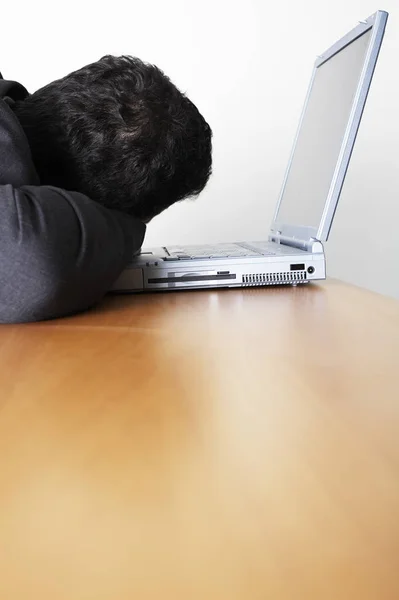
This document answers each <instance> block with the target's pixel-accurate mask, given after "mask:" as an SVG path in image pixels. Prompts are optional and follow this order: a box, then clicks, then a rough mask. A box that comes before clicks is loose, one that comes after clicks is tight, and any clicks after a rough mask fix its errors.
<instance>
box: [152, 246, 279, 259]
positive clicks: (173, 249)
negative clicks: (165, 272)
mask: <svg viewBox="0 0 399 600" xmlns="http://www.w3.org/2000/svg"><path fill="white" fill-rule="evenodd" d="M263 244H265V242H264V243H263ZM272 247H273V250H272V249H271V247H269V248H266V247H262V248H259V249H258V248H255V247H254V246H251V245H250V244H246V243H244V242H243V243H237V244H215V245H212V244H202V245H195V246H168V247H167V248H164V250H165V253H166V254H167V256H166V257H165V259H164V260H193V259H201V258H246V257H259V256H275V255H276V254H280V252H278V250H279V247H278V245H277V244H272ZM276 250H277V251H276Z"/></svg>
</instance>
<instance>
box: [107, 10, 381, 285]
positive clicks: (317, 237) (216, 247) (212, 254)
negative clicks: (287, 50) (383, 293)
mask: <svg viewBox="0 0 399 600" xmlns="http://www.w3.org/2000/svg"><path fill="white" fill-rule="evenodd" d="M387 18H388V13H386V12H384V11H378V12H376V13H375V14H373V15H372V16H370V17H369V18H368V19H366V20H364V21H360V22H359V24H358V25H357V27H355V29H353V30H352V31H350V32H349V33H348V34H347V35H345V36H344V37H343V38H342V39H340V40H339V41H338V42H336V43H335V44H334V45H333V46H332V47H331V48H329V49H328V50H326V52H324V53H323V54H321V55H320V56H318V57H317V59H316V62H315V64H314V69H313V74H312V77H311V80H310V85H309V89H308V92H307V95H306V99H305V104H304V108H303V111H302V115H301V118H300V121H299V127H298V130H297V133H296V136H295V139H294V144H293V149H292V152H291V156H290V158H289V162H288V166H287V169H286V173H285V176H284V179H283V184H282V189H281V193H280V196H279V198H278V200H277V205H276V209H275V214H274V218H273V221H272V223H271V226H270V230H269V232H268V235H265V239H264V240H261V241H242V242H235V243H221V244H196V245H182V246H180V245H179V246H176V245H174V246H165V247H160V248H148V249H145V248H144V249H142V250H141V251H140V254H139V255H137V256H135V257H132V261H131V263H130V264H129V265H128V267H127V268H126V270H125V271H124V272H123V273H122V274H121V276H120V277H119V279H118V280H117V281H116V283H115V284H114V286H113V288H112V290H113V291H116V292H128V293H129V292H155V291H167V290H169V291H170V290H187V289H209V288H237V287H247V286H269V285H281V284H291V285H294V286H296V285H298V284H305V283H309V282H312V281H316V280H321V279H325V277H326V261H325V255H324V247H323V243H324V242H326V241H327V239H328V236H329V232H330V229H331V225H332V221H333V218H334V214H335V210H336V208H337V204H338V200H339V197H340V194H341V190H342V186H343V183H344V179H345V175H346V171H347V169H348V165H349V161H350V158H351V154H352V150H353V146H354V143H355V138H356V134H357V131H358V129H359V125H360V120H361V117H362V113H363V109H364V106H365V103H366V98H367V94H368V91H369V88H370V84H371V80H372V77H373V72H374V69H375V66H376V62H377V58H378V53H379V50H380V47H381V43H382V39H383V35H384V30H385V25H386V22H387Z"/></svg>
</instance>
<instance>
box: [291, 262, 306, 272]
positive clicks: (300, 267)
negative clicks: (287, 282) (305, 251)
mask: <svg viewBox="0 0 399 600" xmlns="http://www.w3.org/2000/svg"><path fill="white" fill-rule="evenodd" d="M290 270H291V271H304V270H305V265H304V264H303V263H297V264H295V265H290Z"/></svg>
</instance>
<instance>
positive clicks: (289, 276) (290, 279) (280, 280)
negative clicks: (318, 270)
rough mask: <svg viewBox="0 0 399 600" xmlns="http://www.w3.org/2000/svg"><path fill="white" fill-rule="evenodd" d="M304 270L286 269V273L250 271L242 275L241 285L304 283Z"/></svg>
mask: <svg viewBox="0 0 399 600" xmlns="http://www.w3.org/2000/svg"><path fill="white" fill-rule="evenodd" d="M305 281H306V271H287V272H286V273H251V274H250V275H243V276H242V283H243V285H251V286H252V285H281V284H284V283H304V282H305Z"/></svg>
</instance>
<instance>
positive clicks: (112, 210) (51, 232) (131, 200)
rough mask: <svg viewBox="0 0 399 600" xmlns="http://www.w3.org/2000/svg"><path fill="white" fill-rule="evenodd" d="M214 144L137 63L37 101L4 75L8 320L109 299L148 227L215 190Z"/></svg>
mask: <svg viewBox="0 0 399 600" xmlns="http://www.w3.org/2000/svg"><path fill="white" fill-rule="evenodd" d="M211 135H212V133H211V130H210V127H209V125H208V124H207V123H206V122H205V120H204V119H203V117H202V116H201V115H200V113H199V112H198V110H197V109H196V107H195V106H194V105H193V104H192V103H191V102H190V100H188V98H187V97H186V96H184V95H183V94H182V93H181V92H179V91H178V90H177V89H176V87H175V86H174V85H173V84H172V83H171V82H170V80H169V79H168V78H167V77H166V76H165V75H164V74H163V73H162V72H161V71H160V70H159V69H158V68H157V67H155V66H153V65H148V64H145V63H143V62H142V61H140V60H138V59H137V58H132V57H128V56H122V57H114V56H105V57H103V58H102V59H101V60H99V61H98V62H96V63H93V64H91V65H88V66H86V67H84V68H82V69H80V70H79V71H76V72H74V73H71V74H70V75H68V76H66V77H64V78H63V79H60V80H58V81H55V82H53V83H50V84H49V85H47V86H45V87H44V88H42V89H40V90H38V91H37V92H35V93H34V94H32V95H29V94H28V93H27V91H26V90H25V88H24V87H23V86H22V85H20V84H18V83H16V82H12V81H5V80H4V79H2V77H1V76H0V322H2V323H18V322H26V321H38V320H42V319H51V318H55V317H60V316H63V315H69V314H73V313H76V312H78V311H81V310H84V309H87V308H89V307H90V306H92V305H94V304H96V303H97V302H98V301H99V300H101V298H102V297H103V296H104V294H105V293H106V292H107V291H108V290H109V289H110V287H111V285H112V283H113V282H114V281H115V280H116V279H117V277H118V276H119V274H120V272H121V271H122V270H123V269H124V267H125V266H126V265H127V264H128V262H129V260H130V258H131V257H132V256H133V254H134V253H135V252H137V251H138V250H139V249H140V247H141V244H142V242H143V238H144V234H145V224H144V223H148V221H150V220H151V219H152V218H153V217H154V216H155V215H157V214H159V213H160V212H162V211H163V210H165V209H166V208H168V207H169V206H171V205H172V204H174V203H175V202H177V201H179V200H182V199H183V198H186V197H188V196H192V195H197V194H199V193H200V192H201V191H202V189H203V188H204V187H205V185H206V183H207V181H208V178H209V175H210V172H211V162H212V160H211Z"/></svg>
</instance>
